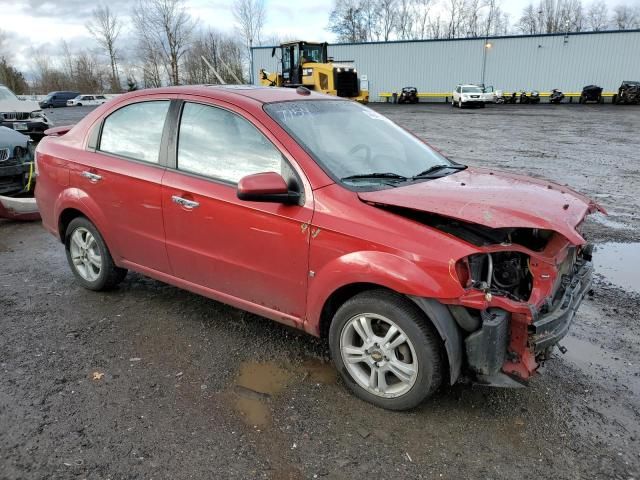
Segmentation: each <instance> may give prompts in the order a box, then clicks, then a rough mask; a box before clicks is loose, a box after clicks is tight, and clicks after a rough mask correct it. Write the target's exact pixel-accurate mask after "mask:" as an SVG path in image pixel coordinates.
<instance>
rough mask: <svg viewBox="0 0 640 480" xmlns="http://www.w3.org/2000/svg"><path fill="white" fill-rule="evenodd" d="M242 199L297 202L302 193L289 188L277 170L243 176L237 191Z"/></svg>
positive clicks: (286, 202)
mask: <svg viewBox="0 0 640 480" xmlns="http://www.w3.org/2000/svg"><path fill="white" fill-rule="evenodd" d="M236 194H237V195H238V198H239V199H240V200H249V201H252V202H275V203H284V204H287V205H293V204H297V203H298V201H299V200H300V194H299V193H298V192H293V191H291V190H289V187H288V186H287V182H285V180H284V178H282V175H280V174H278V173H275V172H265V173H254V174H253V175H247V176H246V177H242V178H241V179H240V181H239V182H238V190H237V191H236Z"/></svg>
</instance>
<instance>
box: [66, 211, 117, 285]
mask: <svg viewBox="0 0 640 480" xmlns="http://www.w3.org/2000/svg"><path fill="white" fill-rule="evenodd" d="M65 250H66V252H67V261H68V262H69V266H70V267H71V271H72V272H73V274H74V275H75V277H76V279H77V280H78V281H79V282H80V284H81V285H82V286H83V287H84V288H87V289H89V290H109V289H112V288H113V287H115V286H116V285H117V284H119V283H120V282H121V281H122V280H124V277H125V276H126V275H127V270H126V269H124V268H120V267H117V266H116V265H115V263H114V262H113V258H112V257H111V253H109V249H108V248H107V245H106V243H105V242H104V240H103V238H102V235H100V232H98V229H97V228H96V227H95V225H94V224H93V223H91V222H90V221H89V220H88V219H86V218H85V217H77V218H74V219H73V220H72V221H71V223H69V226H68V227H67V231H66V234H65Z"/></svg>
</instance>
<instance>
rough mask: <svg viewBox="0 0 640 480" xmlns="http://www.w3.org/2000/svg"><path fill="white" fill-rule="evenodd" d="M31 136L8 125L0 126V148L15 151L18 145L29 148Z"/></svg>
mask: <svg viewBox="0 0 640 480" xmlns="http://www.w3.org/2000/svg"><path fill="white" fill-rule="evenodd" d="M28 145H29V137H27V136H26V135H23V134H22V133H20V132H16V131H15V130H13V129H11V128H7V127H0V148H8V149H9V151H11V152H13V150H14V149H15V148H16V147H22V148H27V146H28Z"/></svg>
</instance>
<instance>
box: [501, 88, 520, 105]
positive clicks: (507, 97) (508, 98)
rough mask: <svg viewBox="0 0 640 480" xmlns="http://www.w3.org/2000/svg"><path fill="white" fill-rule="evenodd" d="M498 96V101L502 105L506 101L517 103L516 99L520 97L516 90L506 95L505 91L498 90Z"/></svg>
mask: <svg viewBox="0 0 640 480" xmlns="http://www.w3.org/2000/svg"><path fill="white" fill-rule="evenodd" d="M497 93H498V94H497V97H496V103H498V104H500V105H502V104H505V103H512V104H514V103H516V100H517V99H518V94H517V93H516V92H513V93H512V94H511V95H505V94H504V93H502V91H498V92H497Z"/></svg>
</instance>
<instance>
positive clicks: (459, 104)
mask: <svg viewBox="0 0 640 480" xmlns="http://www.w3.org/2000/svg"><path fill="white" fill-rule="evenodd" d="M458 108H462V99H460V100H458Z"/></svg>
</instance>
